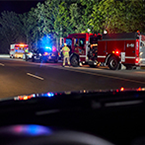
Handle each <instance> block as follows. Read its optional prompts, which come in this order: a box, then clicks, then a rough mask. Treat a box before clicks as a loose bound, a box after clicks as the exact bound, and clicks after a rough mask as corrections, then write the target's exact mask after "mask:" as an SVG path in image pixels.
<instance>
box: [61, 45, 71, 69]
mask: <svg viewBox="0 0 145 145" xmlns="http://www.w3.org/2000/svg"><path fill="white" fill-rule="evenodd" d="M61 52H62V54H63V65H62V66H63V67H64V66H65V60H66V59H67V63H68V65H69V66H70V60H69V52H70V49H69V48H68V47H67V44H66V43H64V47H63V48H62V49H61Z"/></svg>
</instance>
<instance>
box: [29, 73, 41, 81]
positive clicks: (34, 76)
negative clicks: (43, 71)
mask: <svg viewBox="0 0 145 145" xmlns="http://www.w3.org/2000/svg"><path fill="white" fill-rule="evenodd" d="M27 75H28V76H31V77H34V78H37V79H40V80H42V81H43V80H44V78H41V77H39V76H36V75H33V74H31V73H27Z"/></svg>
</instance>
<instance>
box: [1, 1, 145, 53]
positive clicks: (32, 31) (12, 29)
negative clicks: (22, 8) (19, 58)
mask: <svg viewBox="0 0 145 145" xmlns="http://www.w3.org/2000/svg"><path fill="white" fill-rule="evenodd" d="M88 29H90V30H91V32H93V33H98V32H99V33H103V31H104V30H105V29H106V30H108V32H109V33H119V32H134V31H136V30H137V29H138V30H140V31H141V32H145V2H144V0H46V1H45V2H44V3H40V2H39V3H38V4H37V7H36V8H32V9H31V10H30V11H29V12H28V13H24V14H16V13H14V12H5V11H4V12H2V13H1V15H0V43H1V47H0V52H4V53H8V51H9V46H10V44H12V43H19V42H24V43H28V44H29V46H30V48H33V47H34V46H37V44H38V42H39V40H41V39H42V38H43V37H45V36H48V35H49V38H51V39H52V42H53V43H58V42H59V41H58V40H59V38H60V37H66V36H67V35H68V34H70V33H82V32H88Z"/></svg>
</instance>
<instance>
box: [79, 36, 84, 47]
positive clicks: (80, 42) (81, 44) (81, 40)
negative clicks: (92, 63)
mask: <svg viewBox="0 0 145 145" xmlns="http://www.w3.org/2000/svg"><path fill="white" fill-rule="evenodd" d="M84 45H85V39H83V38H81V39H79V46H81V47H84Z"/></svg>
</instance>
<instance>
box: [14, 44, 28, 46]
mask: <svg viewBox="0 0 145 145" xmlns="http://www.w3.org/2000/svg"><path fill="white" fill-rule="evenodd" d="M15 47H28V45H27V44H16V45H15Z"/></svg>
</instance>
